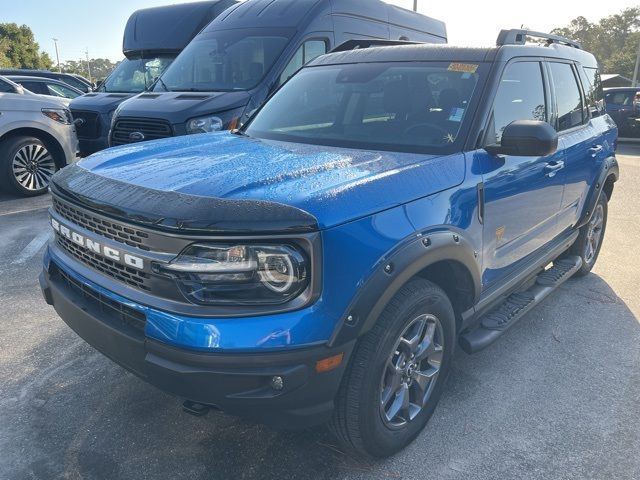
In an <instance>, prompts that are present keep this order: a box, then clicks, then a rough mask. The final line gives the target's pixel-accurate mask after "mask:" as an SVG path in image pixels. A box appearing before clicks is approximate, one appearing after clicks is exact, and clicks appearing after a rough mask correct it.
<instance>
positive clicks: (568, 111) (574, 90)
mask: <svg viewBox="0 0 640 480" xmlns="http://www.w3.org/2000/svg"><path fill="white" fill-rule="evenodd" d="M549 67H550V68H551V77H552V78H553V85H554V87H555V93H556V103H557V105H558V131H559V132H561V131H563V130H568V129H570V128H573V127H577V126H579V125H582V124H583V123H584V122H585V120H586V118H585V117H586V116H585V112H584V108H583V105H582V95H581V94H580V88H579V87H578V82H577V81H576V76H575V74H574V73H573V67H572V66H571V65H570V64H568V63H556V62H552V63H549Z"/></svg>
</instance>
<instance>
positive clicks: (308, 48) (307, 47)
mask: <svg viewBox="0 0 640 480" xmlns="http://www.w3.org/2000/svg"><path fill="white" fill-rule="evenodd" d="M325 53H327V44H326V42H325V41H324V40H308V41H306V42H304V43H303V44H302V45H301V46H300V48H298V50H296V53H294V54H293V57H292V58H291V61H290V62H289V64H288V65H287V66H286V67H285V68H284V70H283V71H282V75H280V83H284V82H286V81H287V80H289V78H291V76H292V75H293V74H294V73H296V72H297V71H298V70H300V69H301V68H302V66H303V65H304V64H306V63H309V62H310V61H311V60H313V59H314V58H316V57H319V56H320V55H324V54H325Z"/></svg>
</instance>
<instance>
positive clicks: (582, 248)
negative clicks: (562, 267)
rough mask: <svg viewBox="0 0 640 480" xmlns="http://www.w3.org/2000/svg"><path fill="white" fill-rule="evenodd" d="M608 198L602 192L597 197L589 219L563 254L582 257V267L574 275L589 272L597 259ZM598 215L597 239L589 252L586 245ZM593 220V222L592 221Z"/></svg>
mask: <svg viewBox="0 0 640 480" xmlns="http://www.w3.org/2000/svg"><path fill="white" fill-rule="evenodd" d="M607 202H608V199H607V195H606V194H605V193H604V192H602V193H601V194H600V197H599V198H598V202H597V203H596V206H595V208H594V210H593V214H592V215H591V218H590V219H589V222H588V223H587V224H586V225H584V226H583V227H582V228H581V229H580V234H579V235H578V238H577V239H576V241H575V242H574V244H573V245H571V248H569V250H567V252H566V253H565V256H574V255H577V256H579V257H580V258H581V259H582V267H580V270H578V271H577V272H576V273H575V275H576V276H578V277H582V276H584V275H587V274H588V273H589V272H591V269H592V268H593V266H594V265H595V264H596V261H597V260H598V255H600V248H601V247H602V241H603V240H604V233H605V230H606V228H607V213H608V203H607ZM599 216H601V217H600V219H601V222H600V227H599V228H600V230H599V232H598V239H597V243H596V245H595V246H593V244H591V248H592V249H593V251H592V252H591V251H590V250H589V249H588V247H589V245H590V240H593V236H592V233H593V232H594V227H595V223H598V218H599ZM594 222H595V223H594Z"/></svg>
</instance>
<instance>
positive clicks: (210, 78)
mask: <svg viewBox="0 0 640 480" xmlns="http://www.w3.org/2000/svg"><path fill="white" fill-rule="evenodd" d="M288 42H289V32H284V31H274V30H273V29H266V28H254V29H251V28H250V29H238V30H219V31H216V32H212V33H211V34H207V35H201V36H199V37H196V39H195V40H194V41H192V42H191V43H190V44H189V45H188V46H187V48H185V49H184V51H183V52H182V53H181V54H180V55H179V56H178V58H177V59H176V61H175V62H174V63H173V64H172V65H171V67H170V68H168V69H167V71H166V72H165V73H164V75H162V79H161V80H162V81H161V82H158V84H156V86H155V88H154V90H155V91H163V90H171V91H195V92H214V91H231V90H248V89H251V88H253V87H255V86H256V85H258V83H260V81H261V80H262V78H263V77H264V76H265V75H266V74H267V72H268V71H269V70H270V69H271V66H272V65H273V64H274V62H275V61H276V60H277V59H278V57H279V56H280V54H281V53H282V51H283V50H284V47H285V46H286V45H287V43H288Z"/></svg>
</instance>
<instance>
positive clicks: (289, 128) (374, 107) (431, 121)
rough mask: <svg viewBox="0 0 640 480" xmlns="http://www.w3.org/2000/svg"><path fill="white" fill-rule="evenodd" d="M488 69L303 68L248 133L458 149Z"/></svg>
mask: <svg viewBox="0 0 640 480" xmlns="http://www.w3.org/2000/svg"><path fill="white" fill-rule="evenodd" d="M486 68H488V67H487V66H486V65H484V64H462V63H448V62H447V63H443V62H412V63H361V64H349V65H327V66H318V67H307V68H303V69H302V70H301V71H300V73H298V74H297V75H295V76H294V77H293V78H292V79H291V80H290V81H289V82H288V83H287V84H286V85H284V86H283V87H282V88H281V89H280V90H279V91H278V92H277V93H276V94H275V95H274V96H273V97H272V98H271V100H270V101H269V102H267V104H266V105H265V106H264V107H263V108H262V110H260V111H259V112H258V113H257V114H256V116H255V117H254V118H253V120H252V121H251V122H250V123H249V124H248V126H247V128H246V133H247V134H249V135H250V136H255V137H259V138H268V139H274V140H282V141H290V142H298V143H310V144H318V145H329V146H337V147H349V148H359V149H367V150H389V151H400V152H425V153H426V152H434V153H436V152H447V151H455V150H456V149H459V148H460V147H461V143H462V141H463V135H462V134H463V132H464V131H465V128H463V125H466V122H465V120H466V119H467V117H469V116H470V114H468V112H469V111H470V110H471V109H472V108H473V107H472V103H473V93H474V91H477V90H479V88H478V83H479V82H480V81H481V79H483V78H484V75H485V71H486Z"/></svg>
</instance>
